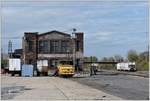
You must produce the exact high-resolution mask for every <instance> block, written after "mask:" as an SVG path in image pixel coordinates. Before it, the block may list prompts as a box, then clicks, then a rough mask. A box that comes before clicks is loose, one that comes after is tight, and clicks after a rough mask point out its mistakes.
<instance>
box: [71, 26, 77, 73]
mask: <svg viewBox="0 0 150 101" xmlns="http://www.w3.org/2000/svg"><path fill="white" fill-rule="evenodd" d="M75 31H76V29H75V28H73V32H72V42H73V55H72V56H73V66H74V67H76V37H75ZM73 36H74V37H73ZM77 72H78V67H77Z"/></svg>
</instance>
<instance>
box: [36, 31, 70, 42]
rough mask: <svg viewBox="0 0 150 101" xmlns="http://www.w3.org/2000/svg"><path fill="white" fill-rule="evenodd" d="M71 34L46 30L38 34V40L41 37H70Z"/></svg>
mask: <svg viewBox="0 0 150 101" xmlns="http://www.w3.org/2000/svg"><path fill="white" fill-rule="evenodd" d="M70 37H71V36H70V35H69V34H66V33H62V32H58V31H51V32H46V33H43V34H40V35H39V36H38V38H39V40H42V39H45V40H46V39H48V40H49V39H50V40H51V39H68V38H70Z"/></svg>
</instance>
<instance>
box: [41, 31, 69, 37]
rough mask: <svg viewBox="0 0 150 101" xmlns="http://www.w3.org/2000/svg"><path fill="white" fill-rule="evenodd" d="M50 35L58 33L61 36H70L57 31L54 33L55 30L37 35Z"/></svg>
mask: <svg viewBox="0 0 150 101" xmlns="http://www.w3.org/2000/svg"><path fill="white" fill-rule="evenodd" d="M52 33H59V34H62V35H67V36H71V35H70V34H67V33H64V32H59V31H56V30H53V31H50V32H45V33H41V34H39V36H43V35H47V34H52Z"/></svg>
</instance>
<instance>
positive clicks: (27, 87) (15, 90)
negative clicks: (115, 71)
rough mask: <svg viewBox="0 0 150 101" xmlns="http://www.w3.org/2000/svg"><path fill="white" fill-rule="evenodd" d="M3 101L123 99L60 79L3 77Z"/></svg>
mask: <svg viewBox="0 0 150 101" xmlns="http://www.w3.org/2000/svg"><path fill="white" fill-rule="evenodd" d="M1 83H2V84H1V88H2V91H1V94H2V95H1V97H2V100H9V99H13V100H27V99H30V100H59V99H61V100H81V99H82V100H88V99H89V100H101V99H112V100H113V99H121V98H119V97H116V96H113V95H110V94H107V93H104V92H102V91H101V90H98V89H95V88H92V87H89V86H86V85H82V84H80V83H77V82H75V81H72V80H70V79H64V78H59V77H8V76H2V77H1Z"/></svg>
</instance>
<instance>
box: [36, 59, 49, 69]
mask: <svg viewBox="0 0 150 101" xmlns="http://www.w3.org/2000/svg"><path fill="white" fill-rule="evenodd" d="M37 69H38V71H39V72H47V71H48V60H38V61H37Z"/></svg>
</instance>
